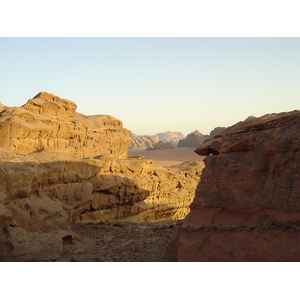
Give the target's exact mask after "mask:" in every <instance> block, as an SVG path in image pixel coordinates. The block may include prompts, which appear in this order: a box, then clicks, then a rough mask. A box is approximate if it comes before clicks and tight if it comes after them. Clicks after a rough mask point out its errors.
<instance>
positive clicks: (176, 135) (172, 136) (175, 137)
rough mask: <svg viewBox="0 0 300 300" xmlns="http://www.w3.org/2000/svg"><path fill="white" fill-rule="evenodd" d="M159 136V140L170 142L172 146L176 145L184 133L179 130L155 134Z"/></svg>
mask: <svg viewBox="0 0 300 300" xmlns="http://www.w3.org/2000/svg"><path fill="white" fill-rule="evenodd" d="M156 135H157V136H158V137H159V140H160V141H163V142H164V143H168V142H169V143H172V144H173V145H174V146H177V144H178V142H179V140H181V139H184V137H185V136H184V135H183V134H182V133H181V132H179V131H166V132H160V133H157V134H156Z"/></svg>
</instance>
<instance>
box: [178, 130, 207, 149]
mask: <svg viewBox="0 0 300 300" xmlns="http://www.w3.org/2000/svg"><path fill="white" fill-rule="evenodd" d="M206 138H207V136H205V135H203V134H202V133H201V132H199V131H198V130H195V131H193V132H191V133H189V134H188V135H187V137H186V138H185V139H181V140H179V142H178V145H177V148H186V147H187V148H191V147H192V148H196V147H198V146H200V145H201V144H202V143H203V141H204V140H205V139H206Z"/></svg>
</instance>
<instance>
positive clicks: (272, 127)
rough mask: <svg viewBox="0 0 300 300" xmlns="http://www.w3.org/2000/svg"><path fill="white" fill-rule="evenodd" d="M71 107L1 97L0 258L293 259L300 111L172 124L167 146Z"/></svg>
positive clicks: (299, 203)
mask: <svg viewBox="0 0 300 300" xmlns="http://www.w3.org/2000/svg"><path fill="white" fill-rule="evenodd" d="M76 108H77V107H76V104H75V103H74V102H72V101H70V100H66V99H62V98H60V97H58V96H55V95H52V94H49V93H46V92H41V93H39V94H37V95H36V96H35V97H33V98H32V99H30V100H28V102H27V103H26V104H24V105H23V106H22V107H7V106H4V105H1V106H0V147H1V148H0V176H1V181H0V184H1V189H0V260H1V261H52V262H55V261H191V262H196V261H197V262H200V261H299V260H300V249H299V238H300V236H299V232H300V231H299V228H300V199H299V194H300V193H299V192H300V182H299V178H300V171H299V167H300V152H299V151H300V140H299V135H298V133H299V129H300V111H292V112H287V113H280V114H269V115H265V116H262V117H259V118H255V117H251V118H247V119H246V120H245V121H243V122H239V123H237V124H235V125H233V126H231V127H228V128H216V129H215V131H213V132H211V134H210V136H203V135H202V134H201V133H200V132H198V131H194V132H193V133H191V134H190V135H188V136H187V137H186V138H185V139H182V136H181V135H180V133H171V132H168V137H169V139H170V140H171V139H172V141H175V142H176V144H177V145H176V146H177V148H176V149H174V148H169V147H168V148H166V147H163V145H164V143H169V140H164V141H162V142H161V143H158V142H159V137H158V136H148V137H145V136H144V137H140V136H135V135H132V133H131V131H130V130H127V129H125V128H123V123H122V121H121V120H118V119H116V118H114V117H112V116H108V115H93V116H85V115H83V114H80V113H78V112H76ZM134 143H135V144H136V145H139V146H136V148H148V147H153V145H155V143H158V145H161V146H162V148H157V149H168V150H155V149H156V148H155V147H154V148H153V149H152V150H153V151H145V150H144V149H136V150H135V152H134V151H133V150H134V149H129V148H132V147H133V145H134ZM182 147H183V148H182ZM186 147H194V148H189V149H188V148H186ZM137 150H138V151H137ZM194 150H195V152H196V153H195V152H194ZM164 151H166V152H164ZM180 151H181V152H180ZM157 153H161V154H162V153H167V155H166V157H167V158H162V159H161V160H159V159H158V158H156V156H155V155H157ZM183 153H185V154H184V155H183ZM197 154H198V155H197ZM179 155H182V157H181V158H178V157H176V156H179ZM151 156H152V157H153V159H150V158H149V157H151ZM204 157H205V159H204ZM187 158H190V159H187ZM203 159H204V161H202V160H203Z"/></svg>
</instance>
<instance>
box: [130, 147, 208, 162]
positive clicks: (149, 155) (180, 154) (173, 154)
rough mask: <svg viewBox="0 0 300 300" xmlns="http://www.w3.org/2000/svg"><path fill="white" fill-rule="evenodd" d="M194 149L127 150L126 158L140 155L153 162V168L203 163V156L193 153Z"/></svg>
mask: <svg viewBox="0 0 300 300" xmlns="http://www.w3.org/2000/svg"><path fill="white" fill-rule="evenodd" d="M194 150H195V149H194V148H175V149H168V150H151V151H149V150H148V151H147V150H146V149H129V150H128V157H132V156H136V155H142V156H145V159H151V160H153V162H152V165H153V166H173V165H178V164H180V163H182V162H184V161H203V159H204V158H205V156H200V155H198V154H196V153H195V151H194Z"/></svg>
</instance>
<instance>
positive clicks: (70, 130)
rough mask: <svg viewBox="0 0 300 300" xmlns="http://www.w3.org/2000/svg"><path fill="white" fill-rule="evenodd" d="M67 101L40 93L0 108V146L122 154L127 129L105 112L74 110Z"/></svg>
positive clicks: (127, 140) (127, 139)
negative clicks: (16, 105) (95, 112)
mask: <svg viewBox="0 0 300 300" xmlns="http://www.w3.org/2000/svg"><path fill="white" fill-rule="evenodd" d="M76 108H77V106H76V104H75V103H74V102H72V101H70V100H66V99H62V98H59V97H58V96H55V95H52V94H49V93H46V92H41V93H39V94H37V95H36V96H35V97H34V98H32V99H30V100H28V102H27V103H26V104H25V105H23V106H22V107H5V106H4V107H2V108H0V147H5V148H7V149H10V150H16V151H24V152H28V153H32V152H37V151H43V152H51V153H56V154H62V155H68V156H71V157H75V158H83V157H93V156H97V155H101V154H113V155H115V156H117V157H126V155H127V150H128V147H129V145H130V143H131V137H130V131H129V130H127V129H124V128H123V124H122V122H121V121H120V120H118V119H116V118H114V117H111V116H108V115H95V116H85V115H82V114H79V113H76Z"/></svg>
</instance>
